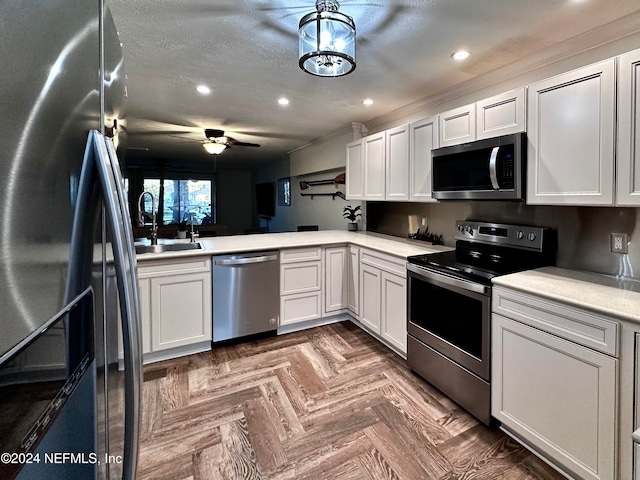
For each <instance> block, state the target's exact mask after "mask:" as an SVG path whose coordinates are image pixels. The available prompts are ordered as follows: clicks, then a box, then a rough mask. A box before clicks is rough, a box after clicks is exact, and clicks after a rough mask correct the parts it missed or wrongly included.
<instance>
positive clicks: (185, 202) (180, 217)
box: [143, 178, 215, 225]
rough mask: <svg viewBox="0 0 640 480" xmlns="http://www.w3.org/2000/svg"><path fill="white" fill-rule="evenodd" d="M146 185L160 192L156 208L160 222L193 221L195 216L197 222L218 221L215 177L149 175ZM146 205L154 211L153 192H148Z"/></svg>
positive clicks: (202, 223) (165, 223) (210, 222)
mask: <svg viewBox="0 0 640 480" xmlns="http://www.w3.org/2000/svg"><path fill="white" fill-rule="evenodd" d="M143 188H144V190H148V191H150V192H152V193H153V194H154V195H155V196H156V199H157V202H158V205H156V211H157V213H158V223H159V224H160V225H169V224H172V223H179V222H182V221H185V220H186V221H187V222H191V217H192V216H193V223H194V224H195V225H211V224H213V223H215V214H214V213H215V205H214V204H213V201H212V199H213V198H214V195H213V194H212V193H213V188H214V183H213V180H211V179H195V180H184V179H174V178H165V179H162V180H161V179H158V178H145V179H144V184H143ZM144 209H145V211H146V212H151V197H150V196H149V195H146V196H145V200H144ZM160 218H161V221H160Z"/></svg>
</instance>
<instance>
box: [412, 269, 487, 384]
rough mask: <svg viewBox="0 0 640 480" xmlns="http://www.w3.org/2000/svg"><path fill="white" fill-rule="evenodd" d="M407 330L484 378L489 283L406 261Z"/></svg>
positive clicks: (485, 377) (485, 375) (485, 369)
mask: <svg viewBox="0 0 640 480" xmlns="http://www.w3.org/2000/svg"><path fill="white" fill-rule="evenodd" d="M407 278H408V289H407V291H408V299H407V308H408V326H407V333H408V334H409V335H411V336H413V337H414V338H416V339H418V340H420V341H421V342H423V343H424V344H426V345H428V346H430V347H431V348H433V349H434V350H436V351H437V352H439V353H441V354H442V355H444V356H445V357H447V358H449V359H450V360H452V361H454V362H456V363H457V364H459V365H461V366H462V367H464V368H466V369H467V370H469V371H471V372H473V373H474V374H476V375H477V376H479V377H481V378H483V379H484V380H486V381H487V382H488V381H489V376H490V365H489V363H490V362H489V357H490V350H489V341H490V340H489V338H490V332H489V330H490V318H491V287H489V286H485V285H481V284H478V283H474V282H469V281H466V280H462V279H457V278H453V277H449V276H447V275H443V274H440V273H436V272H433V271H431V270H427V269H425V268H422V267H419V266H416V265H412V264H407Z"/></svg>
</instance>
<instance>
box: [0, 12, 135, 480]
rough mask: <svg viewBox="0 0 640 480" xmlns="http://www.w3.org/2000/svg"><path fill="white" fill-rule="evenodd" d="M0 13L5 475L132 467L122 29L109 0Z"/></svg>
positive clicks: (131, 305)
mask: <svg viewBox="0 0 640 480" xmlns="http://www.w3.org/2000/svg"><path fill="white" fill-rule="evenodd" d="M0 25H1V27H0V59H1V60H2V61H1V62H0V64H1V65H2V74H1V75H0V92H1V95H0V478H2V479H11V478H19V479H31V478H39V479H41V478H47V479H69V478H74V479H92V478H110V479H111V478H124V479H131V478H135V471H136V466H137V452H138V432H139V422H140V399H141V385H142V373H141V372H142V369H141V355H140V351H141V350H140V327H139V320H138V316H139V313H138V312H139V305H138V293H137V283H136V265H135V254H134V249H133V235H132V231H131V220H130V216H129V213H128V209H127V204H126V198H125V193H124V185H123V180H122V176H121V172H120V167H119V162H118V157H117V153H116V152H117V151H116V147H115V143H116V142H115V140H116V139H119V140H121V141H122V140H123V138H122V137H123V135H122V134H123V133H124V129H123V126H124V125H126V119H125V117H124V105H125V96H126V89H125V84H124V80H125V75H124V71H123V66H124V62H123V59H122V49H121V46H120V43H119V40H118V36H117V32H116V28H115V25H114V24H113V20H112V18H111V15H110V13H109V11H108V9H106V7H105V4H104V0H33V1H16V2H2V3H0ZM118 133H120V135H117V134H118ZM118 137H119V138H118ZM119 325H120V328H119ZM119 336H121V342H120V343H122V345H123V350H124V357H123V358H121V359H119V358H118V350H119V348H118V343H119V342H118V337H119Z"/></svg>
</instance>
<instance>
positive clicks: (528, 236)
mask: <svg viewBox="0 0 640 480" xmlns="http://www.w3.org/2000/svg"><path fill="white" fill-rule="evenodd" d="M527 238H528V239H529V240H531V241H532V242H533V241H534V240H535V239H536V234H535V233H533V232H531V233H529V235H527Z"/></svg>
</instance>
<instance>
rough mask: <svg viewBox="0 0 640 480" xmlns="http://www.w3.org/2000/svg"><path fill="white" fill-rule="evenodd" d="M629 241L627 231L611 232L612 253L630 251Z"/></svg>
mask: <svg viewBox="0 0 640 480" xmlns="http://www.w3.org/2000/svg"><path fill="white" fill-rule="evenodd" d="M628 243H629V240H628V235H627V234H626V233H612V234H611V252H612V253H628V248H627V244H628Z"/></svg>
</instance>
